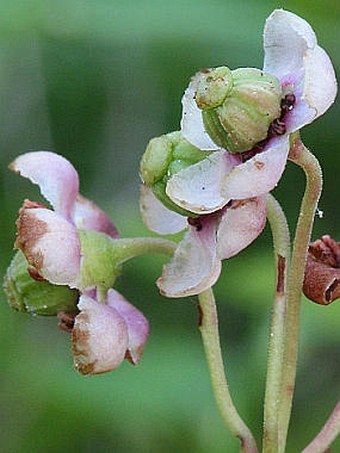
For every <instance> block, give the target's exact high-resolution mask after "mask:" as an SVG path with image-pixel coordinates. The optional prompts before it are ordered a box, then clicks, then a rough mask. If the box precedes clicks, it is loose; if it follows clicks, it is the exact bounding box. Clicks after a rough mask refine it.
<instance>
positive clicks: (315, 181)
mask: <svg viewBox="0 0 340 453" xmlns="http://www.w3.org/2000/svg"><path fill="white" fill-rule="evenodd" d="M289 159H290V160H291V161H292V162H294V163H295V164H297V165H298V166H300V167H301V168H302V169H303V171H304V172H305V175H306V189H305V193H304V196H303V199H302V203H301V209H300V214H299V219H298V223H297V227H296V232H295V239H294V244H293V252H292V260H291V266H290V273H289V280H288V291H287V314H286V328H285V344H284V364H285V366H284V369H283V373H282V394H281V401H280V413H279V417H280V418H279V450H278V451H279V452H283V451H284V449H285V445H286V438H287V432H288V427H289V420H290V413H291V407H292V400H293V393H294V386H295V376H296V364H297V354H298V341H299V338H298V337H299V319H300V305H301V304H300V301H301V290H302V285H303V279H304V270H305V265H306V259H307V252H308V244H309V241H310V235H311V231H312V226H313V222H314V217H315V212H316V209H317V204H318V201H319V199H320V195H321V190H322V171H321V168H320V164H319V162H318V160H317V159H316V157H315V156H313V154H311V153H310V152H309V151H308V149H307V148H306V147H305V146H304V145H303V143H302V142H301V139H300V136H299V135H298V134H294V136H292V143H291V150H290V154H289Z"/></svg>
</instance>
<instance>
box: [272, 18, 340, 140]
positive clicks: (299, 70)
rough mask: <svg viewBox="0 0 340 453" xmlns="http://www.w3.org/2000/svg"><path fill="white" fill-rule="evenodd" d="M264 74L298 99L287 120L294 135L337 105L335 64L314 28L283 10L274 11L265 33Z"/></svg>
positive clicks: (288, 128)
mask: <svg viewBox="0 0 340 453" xmlns="http://www.w3.org/2000/svg"><path fill="white" fill-rule="evenodd" d="M264 48H265V59H264V70H265V71H266V72H269V73H270V74H273V75H275V76H277V77H278V78H279V80H280V81H281V83H282V85H283V89H284V91H287V92H293V93H294V94H295V96H296V103H295V106H294V109H293V110H292V112H291V113H290V114H289V116H288V118H287V120H286V126H287V131H288V132H294V131H295V130H298V129H300V128H301V127H302V126H304V125H306V124H309V123H311V122H312V121H313V120H314V119H316V118H317V117H318V116H320V115H322V114H323V113H324V112H325V111H326V110H327V109H328V108H329V107H330V106H331V104H332V103H333V102H334V99H335V96H336V92H337V83H336V79H335V74H334V69H333V66H332V63H331V61H330V59H329V57H328V55H327V54H326V52H325V51H324V50H323V49H321V48H320V47H319V46H318V45H317V41H316V36H315V33H314V31H313V30H312V28H311V26H310V25H309V24H308V23H307V22H306V21H305V20H304V19H302V18H300V17H298V16H296V15H295V14H293V13H290V12H288V11H283V10H276V11H274V12H273V13H272V14H271V15H270V16H269V18H268V19H267V21H266V25H265V29H264Z"/></svg>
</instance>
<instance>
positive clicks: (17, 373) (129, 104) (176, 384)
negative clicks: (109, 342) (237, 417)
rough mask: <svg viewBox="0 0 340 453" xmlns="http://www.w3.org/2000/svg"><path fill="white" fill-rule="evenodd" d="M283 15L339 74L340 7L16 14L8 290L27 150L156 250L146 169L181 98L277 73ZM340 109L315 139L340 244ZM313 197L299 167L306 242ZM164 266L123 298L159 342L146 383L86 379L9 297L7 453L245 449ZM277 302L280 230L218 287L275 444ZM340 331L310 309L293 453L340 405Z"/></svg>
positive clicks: (47, 329)
mask: <svg viewBox="0 0 340 453" xmlns="http://www.w3.org/2000/svg"><path fill="white" fill-rule="evenodd" d="M276 7H284V8H286V9H288V10H291V11H293V12H295V13H297V14H299V15H301V16H303V17H304V18H305V19H306V20H308V21H309V22H310V23H311V24H312V25H313V27H314V29H315V30H316V32H317V34H318V37H319V42H320V43H321V45H322V46H323V47H325V48H326V49H327V51H328V52H329V54H330V55H331V56H332V59H333V62H334V65H335V68H336V70H338V69H339V66H340V49H339V45H338V41H339V27H340V3H339V2H338V1H337V0H323V1H322V2H321V1H318V0H301V1H281V2H279V1H269V0H253V1H251V0H209V1H207V0H204V1H203V0H188V1H185V0H172V1H171V2H169V1H163V0H139V1H138V0H124V1H123V0H120V1H118V0H96V1H94V0H58V1H57V2H53V1H49V0H31V1H30V0H27V1H25V0H12V1H11V2H8V1H6V0H1V1H0V8H1V9H0V85H1V86H0V93H1V94H0V96H1V103H0V109H1V135H0V142H1V146H0V163H1V170H0V200H1V201H0V206H1V211H0V231H1V235H0V250H1V260H0V269H1V274H3V273H4V271H5V269H6V266H7V265H8V263H9V261H10V259H11V256H12V254H13V251H12V248H13V242H14V239H15V226H14V222H15V219H16V215H17V210H18V208H19V207H20V204H21V202H22V200H23V198H25V197H29V198H31V199H33V200H38V199H40V196H39V194H38V190H37V189H36V188H35V187H33V186H32V185H30V184H29V182H28V181H26V180H23V179H20V178H18V177H17V176H15V175H13V174H11V173H10V172H9V171H8V170H7V164H8V163H9V162H11V161H12V160H13V159H14V158H15V157H16V156H17V155H18V154H21V153H23V152H25V151H27V150H41V149H43V150H54V151H56V152H58V153H61V154H63V155H64V156H66V157H67V158H68V159H69V160H71V162H72V163H73V164H74V165H75V167H76V168H77V169H78V171H79V174H80V178H81V190H82V193H83V194H84V195H85V196H87V197H88V198H91V199H93V200H94V201H96V202H97V203H98V204H99V205H101V206H102V207H103V208H105V209H106V210H107V211H108V212H109V213H110V214H111V215H112V219H114V222H115V223H116V225H117V227H118V229H119V230H120V232H121V233H122V234H123V235H124V236H135V235H146V234H150V233H148V232H147V231H146V229H145V228H144V227H143V225H142V223H141V220H140V218H139V212H138V190H139V178H138V164H139V159H140V157H141V155H142V153H143V151H144V149H145V146H146V144H147V142H148V140H149V139H150V138H151V137H154V136H157V135H160V134H162V133H165V132H169V131H171V130H176V129H178V127H179V119H180V114H181V105H180V100H181V96H182V93H183V91H184V89H185V87H186V85H187V83H188V80H189V78H190V76H191V75H192V74H193V73H195V72H196V71H197V70H198V69H200V68H202V67H209V66H218V65H222V64H227V65H228V66H229V67H231V68H236V67H239V66H254V67H259V68H261V66H262V60H263V51H262V29H263V24H264V20H265V18H266V17H267V16H268V15H269V14H270V12H271V11H272V10H273V9H274V8H276ZM287 39H289V36H287ZM339 110H340V109H339V102H338V103H336V104H335V106H333V108H332V109H331V110H330V111H329V112H328V113H327V115H325V116H324V117H323V118H320V119H319V120H318V121H317V122H316V123H314V124H312V125H311V126H309V127H307V128H305V129H304V130H303V138H304V141H305V143H306V144H307V145H308V146H309V147H311V148H312V149H313V150H315V153H316V154H317V155H318V157H319V159H320V161H321V164H322V166H323V169H324V175H325V189H324V194H323V197H322V200H321V203H320V208H321V209H322V210H323V211H324V217H323V218H322V219H318V218H317V219H316V224H315V228H314V233H313V237H314V238H316V237H319V236H320V235H322V234H325V233H329V234H331V235H333V236H334V237H335V238H336V239H337V240H340V210H339V177H338V173H339V169H340V152H339V149H340V130H339V127H338V124H339V117H340V111H339ZM303 185H304V178H303V175H302V174H301V172H300V171H299V170H298V169H296V168H294V167H293V166H292V165H290V164H288V167H287V171H286V172H285V174H284V177H283V179H282V180H281V182H280V185H279V187H278V188H277V189H276V190H275V193H276V196H277V197H278V199H279V200H280V201H281V203H282V205H283V207H284V208H285V210H286V213H287V216H288V219H289V222H290V225H291V230H292V231H293V228H294V225H295V221H296V217H297V213H298V206H299V202H300V199H301V194H302V191H303ZM163 262H164V260H163V259H161V258H158V257H157V258H155V257H145V258H138V259H136V260H134V261H133V262H130V263H128V265H126V267H125V272H124V274H123V276H122V277H121V278H120V280H119V282H118V286H117V289H118V290H119V291H121V292H122V293H123V294H124V295H125V296H126V297H127V298H128V299H129V300H131V301H132V302H133V303H135V304H136V305H137V306H138V307H139V308H140V309H141V310H142V311H143V312H144V313H145V314H146V316H147V317H148V318H149V320H150V323H151V336H150V339H149V343H148V346H147V348H146V350H145V354H144V357H143V359H142V362H141V364H140V365H139V366H138V367H132V366H131V365H130V364H129V363H124V365H123V366H121V367H120V368H119V369H118V370H116V371H115V372H113V373H110V374H108V375H105V376H99V377H93V378H84V377H82V376H80V375H78V374H77V373H76V372H75V371H74V370H73V369H72V357H71V353H70V341H69V338H68V337H67V335H66V334H64V333H62V332H60V331H59V330H58V329H57V327H56V324H57V322H56V319H46V318H37V317H36V318H32V317H29V316H27V315H25V314H18V313H15V312H12V311H11V310H10V309H9V308H8V306H7V304H6V299H5V295H4V294H3V293H2V292H1V294H0V299H1V304H0V317H1V318H0V322H1V328H0V342H1V347H0V350H1V353H0V354H1V361H0V363H1V365H0V398H1V401H0V422H1V434H0V451H1V452H6V453H7V452H8V453H9V452H32V451H33V452H45V451H50V452H61V451H72V452H73V451H74V452H78V451H79V452H90V451H91V452H92V451H98V452H107V451H115V452H132V453H134V452H172V451H183V452H184V451H185V452H195V453H196V452H198V453H201V452H213V453H214V452H216V453H217V452H223V451H227V452H231V453H232V452H236V451H238V442H237V441H236V440H235V439H233V437H232V436H231V435H229V433H228V432H226V430H225V429H224V427H223V424H222V422H221V420H220V418H219V415H218V413H217V410H216V408H215V405H214V402H213V399H212V393H211V389H210V383H209V377H208V374H207V369H206V364H205V362H204V356H203V352H202V345H201V342H200V335H199V332H198V329H197V318H198V315H197V309H196V305H195V299H194V298H192V299H186V300H184V299H183V300H167V299H165V298H162V297H161V296H160V295H159V294H158V291H157V288H156V287H155V284H154V282H155V279H156V278H157V276H158V275H159V273H160V269H161V265H162V263H163ZM272 292H273V257H272V251H271V237H270V232H269V231H268V230H266V231H265V233H264V234H263V235H262V236H261V237H260V238H259V239H258V240H257V241H256V243H255V244H254V245H252V246H251V247H250V248H249V249H247V250H245V251H243V252H242V253H241V254H240V255H239V256H237V257H236V258H234V259H232V260H230V261H228V262H225V263H224V270H223V275H222V278H221V280H220V282H219V283H218V284H217V285H216V296H217V300H218V307H219V313H220V328H221V339H222V345H223V351H224V355H225V359H226V363H227V373H228V376H229V380H230V387H231V391H232V394H233V396H234V399H235V402H236V404H237V406H238V407H239V409H240V412H241V414H242V415H243V416H244V418H245V420H246V421H247V422H248V423H249V425H250V427H251V429H252V430H253V432H254V433H255V435H256V436H257V438H258V439H259V438H260V434H261V424H262V409H261V401H262V397H263V391H264V379H265V361H266V348H267V337H268V323H269V315H270V304H271V296H272ZM339 325H340V304H338V305H337V304H334V305H332V306H330V307H327V308H324V307H320V306H316V305H313V304H311V303H310V302H308V301H304V303H303V313H302V333H301V348H300V360H299V369H298V379H297V391H296V397H295V402H294V412H293V418H292V428H291V432H290V439H289V446H288V451H289V452H297V451H299V450H300V449H301V448H302V447H303V446H305V445H306V443H307V442H309V441H310V440H311V438H312V437H313V435H314V434H316V432H317V431H318V430H319V429H320V427H321V425H322V424H323V423H324V421H325V419H326V418H327V416H328V414H329V413H330V411H331V410H332V408H333V406H334V405H335V402H336V400H337V399H338V398H339V394H340V348H339V345H340V329H339ZM334 451H335V452H336V451H339V452H340V442H339V441H338V442H337V443H335V444H334Z"/></svg>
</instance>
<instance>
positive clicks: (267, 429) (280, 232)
mask: <svg viewBox="0 0 340 453" xmlns="http://www.w3.org/2000/svg"><path fill="white" fill-rule="evenodd" d="M267 218H268V221H269V223H270V227H271V230H272V236H273V243H274V255H275V263H276V279H275V280H276V287H275V293H274V303H273V308H272V319H271V327H270V335H269V346H268V365H267V381H266V390H265V400H264V429H263V452H264V453H267V452H274V451H277V448H278V415H279V412H278V409H279V401H280V391H281V376H282V366H283V350H284V349H283V343H284V324H285V312H286V287H287V269H288V261H289V254H290V237H289V229H288V224H287V220H286V217H285V214H284V212H283V210H282V208H281V206H280V204H279V203H278V201H277V200H276V199H275V198H274V197H273V196H272V195H270V194H268V195H267Z"/></svg>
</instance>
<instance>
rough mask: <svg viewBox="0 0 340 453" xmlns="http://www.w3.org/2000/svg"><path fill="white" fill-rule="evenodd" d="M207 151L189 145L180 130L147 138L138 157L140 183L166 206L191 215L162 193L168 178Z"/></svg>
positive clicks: (191, 214) (203, 155)
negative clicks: (145, 146) (139, 158)
mask: <svg viewBox="0 0 340 453" xmlns="http://www.w3.org/2000/svg"><path fill="white" fill-rule="evenodd" d="M209 154H210V153H209V152H206V151H201V150H199V149H198V148H196V147H195V146H193V145H191V144H190V143H189V142H188V141H187V140H186V139H185V138H184V137H183V136H182V135H181V133H180V132H172V133H170V134H167V135H162V136H161V137H156V138H153V139H152V140H150V142H149V144H148V146H147V148H146V150H145V153H144V155H143V157H142V160H141V165H140V171H141V178H142V180H143V182H144V183H145V184H146V185H147V186H149V187H151V188H152V190H153V192H154V194H155V195H156V197H157V198H158V199H159V200H160V201H161V202H162V203H163V204H164V205H165V206H166V207H167V208H169V209H171V210H172V211H175V212H178V213H179V214H182V215H184V216H195V214H193V213H191V212H189V211H186V210H185V209H182V208H180V207H179V206H177V205H176V204H175V203H174V202H173V201H172V200H171V199H170V198H169V197H168V195H167V194H166V186H167V182H168V180H169V179H170V178H171V177H172V176H173V175H175V174H176V173H178V172H179V171H180V170H183V169H185V168H187V167H189V166H190V165H194V164H196V163H198V162H200V161H201V160H203V159H204V158H206V157H207V156H208V155H209Z"/></svg>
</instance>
